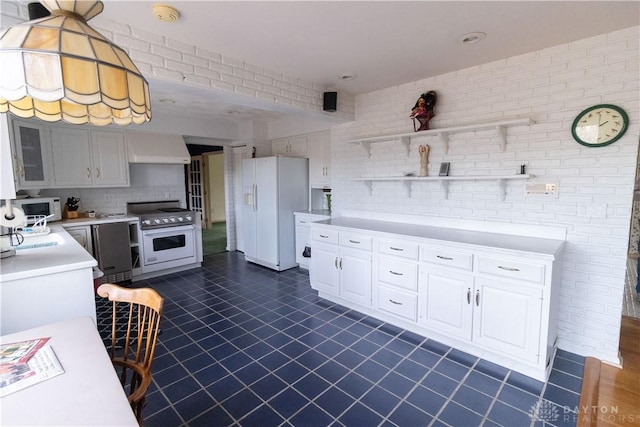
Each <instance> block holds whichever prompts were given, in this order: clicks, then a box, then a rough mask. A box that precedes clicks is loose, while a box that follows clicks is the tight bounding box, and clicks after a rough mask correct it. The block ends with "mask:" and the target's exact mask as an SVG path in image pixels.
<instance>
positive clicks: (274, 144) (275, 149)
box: [271, 138, 289, 156]
mask: <svg viewBox="0 0 640 427" xmlns="http://www.w3.org/2000/svg"><path fill="white" fill-rule="evenodd" d="M288 149H289V140H288V139H286V138H285V139H274V140H273V141H271V154H273V155H274V156H286V155H288V154H289V153H288Z"/></svg>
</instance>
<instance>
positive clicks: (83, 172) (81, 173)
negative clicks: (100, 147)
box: [51, 128, 93, 188]
mask: <svg viewBox="0 0 640 427" xmlns="http://www.w3.org/2000/svg"><path fill="white" fill-rule="evenodd" d="M51 147H52V151H53V176H54V180H55V185H56V186H57V187H67V188H75V187H89V186H91V184H92V183H93V173H92V167H91V150H90V146H89V132H88V131H86V130H82V129H67V128H52V129H51Z"/></svg>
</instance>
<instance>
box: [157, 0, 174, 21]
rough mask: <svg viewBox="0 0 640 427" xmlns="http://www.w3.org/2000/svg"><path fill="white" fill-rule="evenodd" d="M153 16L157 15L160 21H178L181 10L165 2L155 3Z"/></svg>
mask: <svg viewBox="0 0 640 427" xmlns="http://www.w3.org/2000/svg"><path fill="white" fill-rule="evenodd" d="M153 16H155V17H156V19H157V20H158V21H162V22H176V21H177V20H178V18H180V12H178V11H177V10H176V9H175V8H173V7H171V6H167V5H165V4H154V5H153Z"/></svg>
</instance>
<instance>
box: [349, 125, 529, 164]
mask: <svg viewBox="0 0 640 427" xmlns="http://www.w3.org/2000/svg"><path fill="white" fill-rule="evenodd" d="M534 123H535V122H534V121H533V120H531V119H514V120H503V121H498V122H490V123H479V124H475V125H464V126H453V127H448V128H441V129H429V130H423V131H420V132H407V133H397V134H392V135H380V136H371V137H368V138H359V139H352V140H349V141H345V142H346V143H347V144H357V145H360V146H361V147H362V148H364V149H365V150H366V151H367V154H368V155H369V157H371V144H372V143H376V142H387V141H396V140H397V141H400V143H402V144H403V145H404V146H405V148H406V150H407V156H409V154H410V147H409V146H410V145H411V138H415V137H422V136H437V137H438V138H439V139H440V141H441V142H442V144H444V149H445V152H447V153H448V152H449V135H451V134H456V133H464V132H474V131H478V130H487V129H495V130H496V133H497V134H498V136H499V137H500V149H501V150H502V151H504V149H505V147H506V145H507V128H509V127H516V126H528V125H531V124H534Z"/></svg>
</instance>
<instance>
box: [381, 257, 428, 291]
mask: <svg viewBox="0 0 640 427" xmlns="http://www.w3.org/2000/svg"><path fill="white" fill-rule="evenodd" d="M378 280H380V281H382V282H385V283H389V284H391V285H395V286H400V287H402V288H405V289H408V290H410V291H417V290H418V265H417V264H415V263H410V262H403V261H398V260H397V259H396V258H389V257H382V256H381V257H379V259H378Z"/></svg>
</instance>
